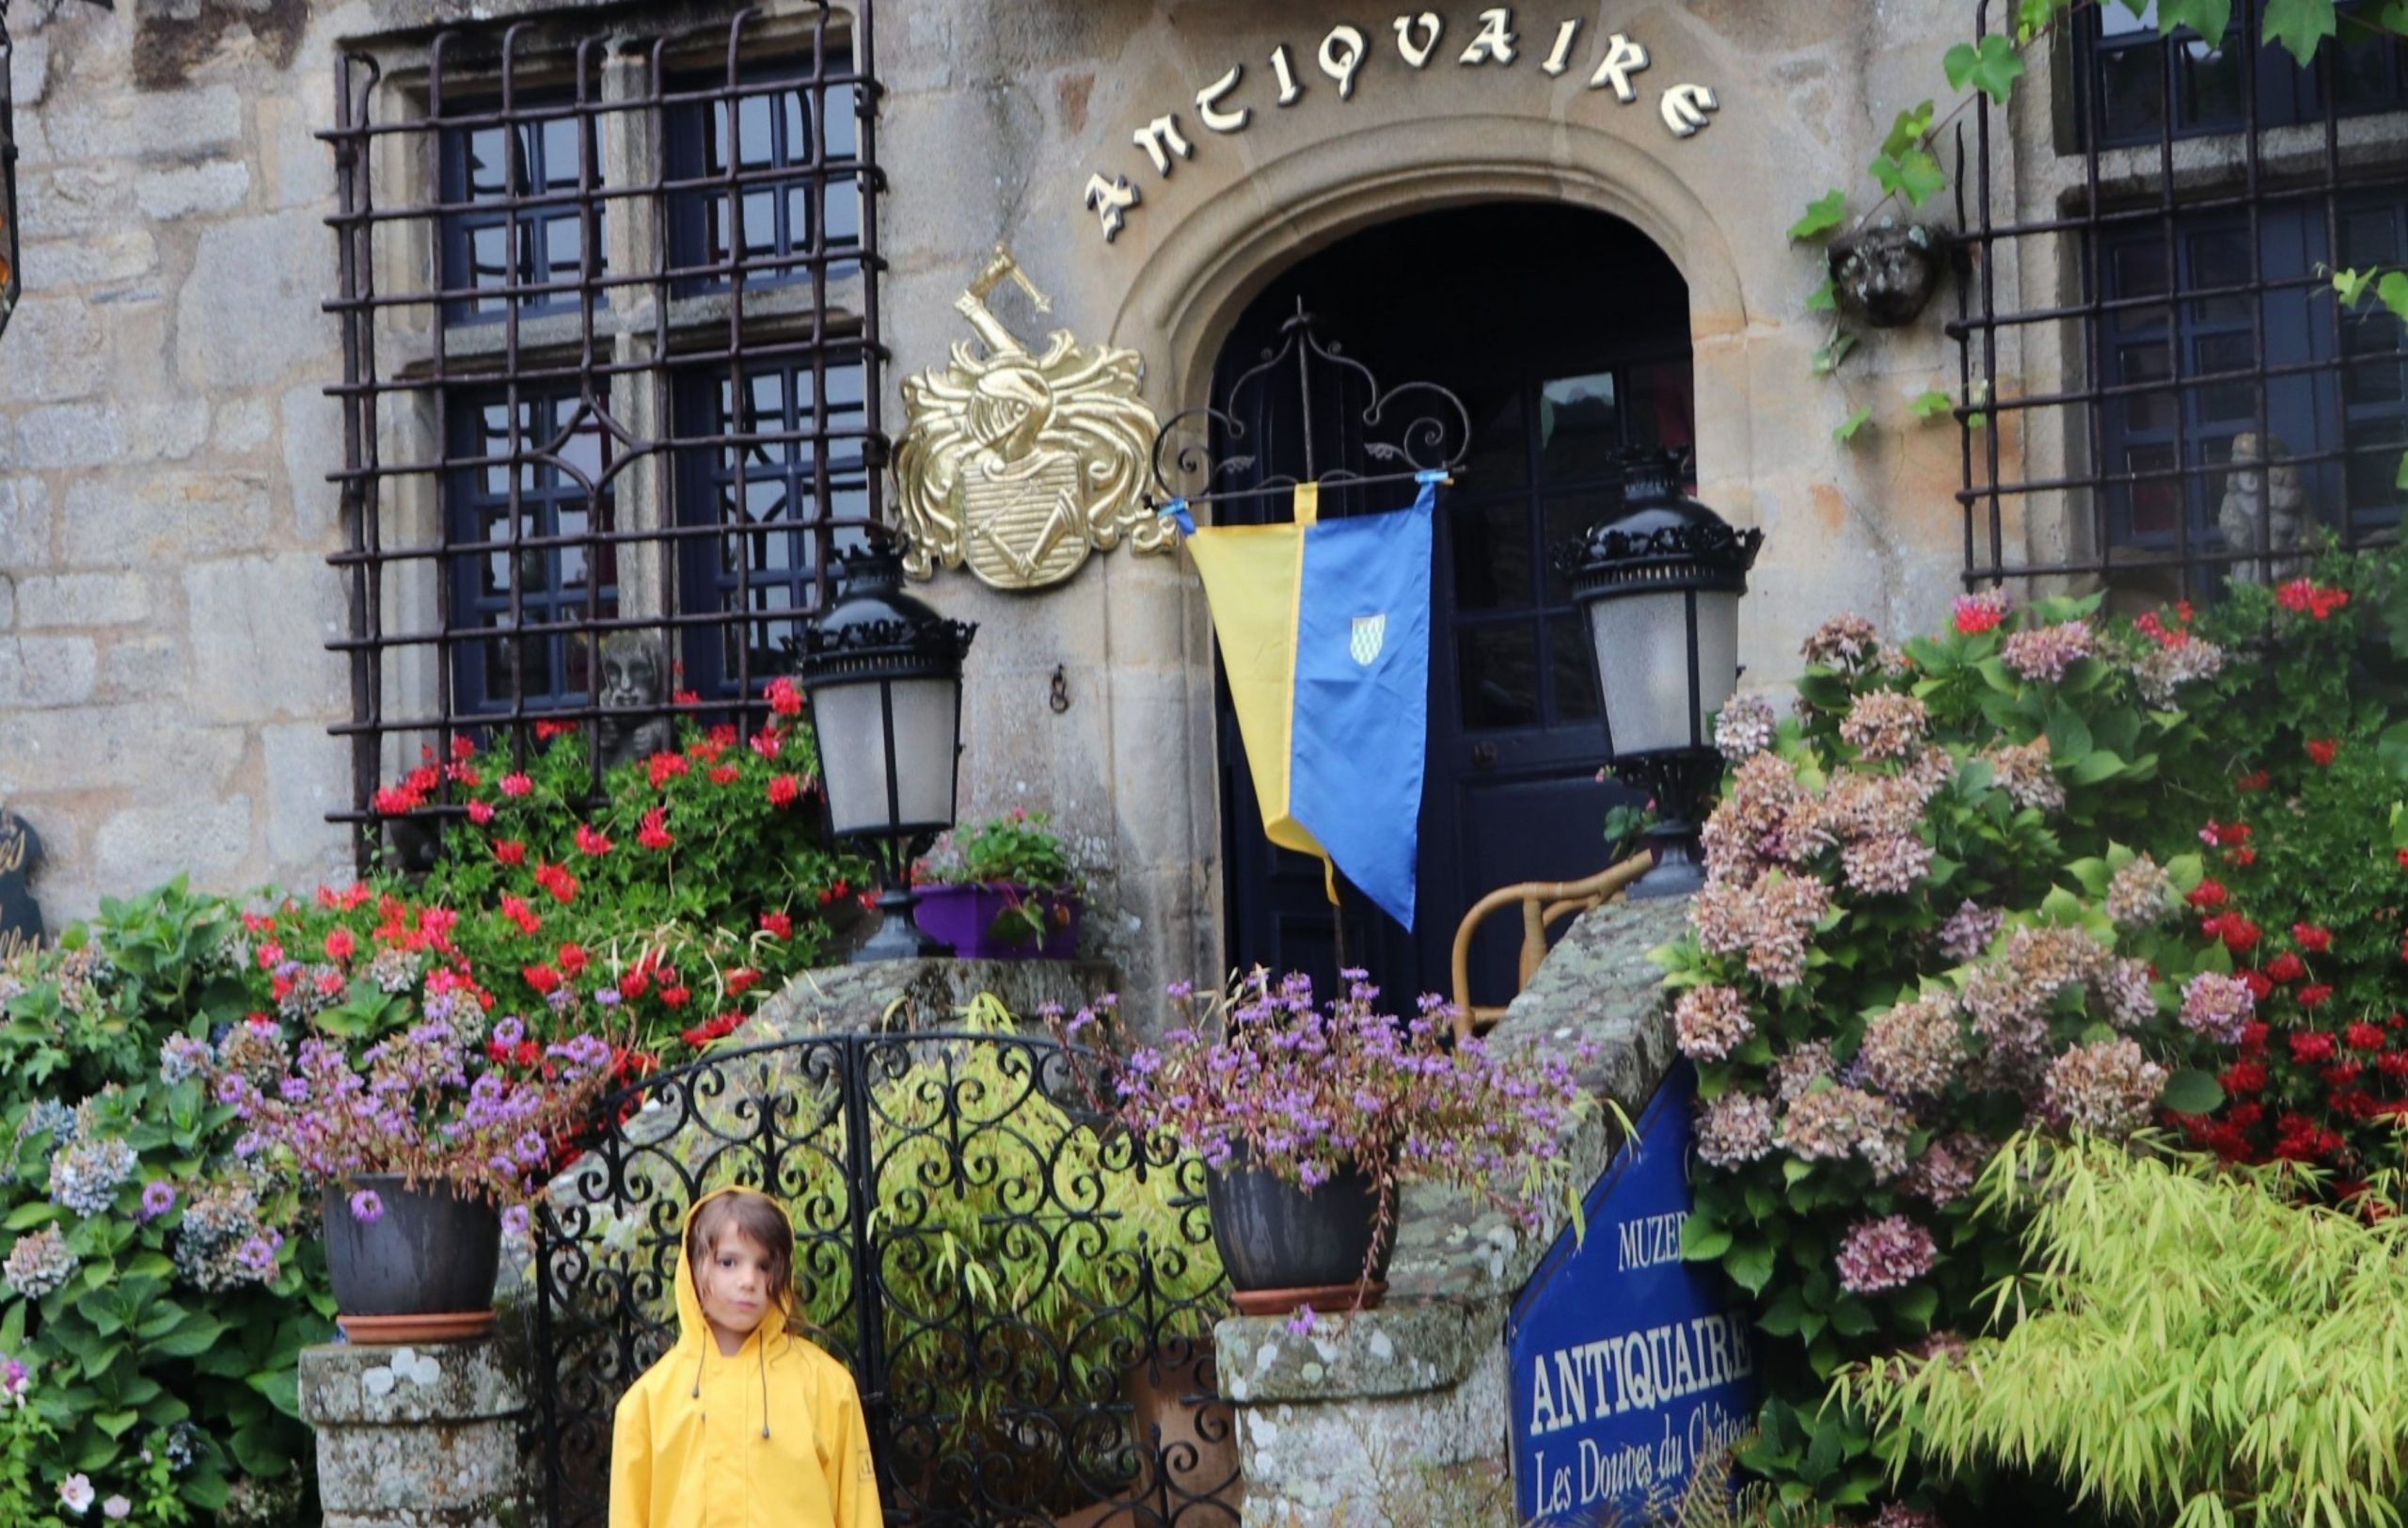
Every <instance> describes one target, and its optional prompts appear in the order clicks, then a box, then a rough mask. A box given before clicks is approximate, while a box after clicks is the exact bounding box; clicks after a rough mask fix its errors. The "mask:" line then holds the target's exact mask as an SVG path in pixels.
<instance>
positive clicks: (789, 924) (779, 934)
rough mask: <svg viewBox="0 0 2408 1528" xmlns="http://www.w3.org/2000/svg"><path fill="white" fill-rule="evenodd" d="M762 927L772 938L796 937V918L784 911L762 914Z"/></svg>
mask: <svg viewBox="0 0 2408 1528" xmlns="http://www.w3.org/2000/svg"><path fill="white" fill-rule="evenodd" d="M761 928H762V930H763V931H765V932H767V933H768V936H769V937H770V938H772V939H791V938H793V937H794V919H792V918H790V917H788V916H787V915H785V914H784V913H764V914H762V915H761Z"/></svg>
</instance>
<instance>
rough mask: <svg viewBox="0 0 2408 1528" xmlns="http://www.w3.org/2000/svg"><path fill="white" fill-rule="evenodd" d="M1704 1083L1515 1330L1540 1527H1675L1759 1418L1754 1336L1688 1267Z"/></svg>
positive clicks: (1518, 1428) (1549, 1259) (1644, 1134)
mask: <svg viewBox="0 0 2408 1528" xmlns="http://www.w3.org/2000/svg"><path fill="white" fill-rule="evenodd" d="M1696 1090H1697V1075H1696V1074H1695V1072H1693V1071H1692V1070H1691V1069H1690V1067H1689V1065H1688V1063H1687V1062H1686V1061H1684V1062H1681V1063H1680V1064H1678V1065H1677V1066H1675V1067H1674V1068H1673V1070H1672V1073H1671V1075H1670V1076H1668V1077H1666V1078H1665V1079H1664V1081H1663V1083H1662V1084H1661V1085H1660V1086H1659V1087H1657V1088H1656V1096H1655V1097H1654V1098H1653V1099H1651V1100H1649V1102H1648V1105H1647V1109H1646V1112H1645V1113H1643V1114H1641V1115H1640V1117H1639V1120H1638V1125H1639V1131H1638V1134H1637V1135H1636V1136H1635V1137H1633V1138H1631V1139H1630V1140H1628V1141H1626V1142H1624V1145H1623V1148H1622V1150H1621V1151H1620V1152H1619V1153H1617V1154H1615V1156H1614V1160H1613V1162H1612V1164H1611V1165H1610V1166H1609V1167H1608V1168H1607V1170H1606V1171H1605V1173H1604V1174H1603V1175H1602V1176H1601V1177H1599V1178H1598V1180H1597V1182H1596V1186H1594V1187H1592V1188H1591V1189H1590V1190H1589V1197H1588V1200H1587V1202H1586V1211H1587V1222H1588V1234H1587V1236H1586V1238H1585V1239H1583V1240H1579V1241H1576V1240H1575V1239H1574V1237H1573V1234H1572V1232H1571V1230H1570V1228H1568V1227H1567V1228H1566V1229H1565V1230H1564V1232H1563V1234H1561V1235H1560V1236H1558V1237H1557V1238H1556V1241H1555V1245H1554V1246H1553V1247H1551V1248H1549V1249H1547V1254H1546V1259H1545V1262H1543V1263H1541V1264H1540V1265H1539V1267H1538V1271H1537V1272H1536V1273H1535V1274H1533V1275H1531V1277H1530V1281H1529V1284H1528V1285H1526V1286H1525V1287H1524V1288H1523V1290H1522V1294H1521V1297H1520V1298H1518V1299H1516V1300H1515V1301H1514V1302H1513V1313H1512V1315H1511V1316H1509V1317H1508V1318H1507V1321H1506V1327H1505V1350H1506V1356H1507V1359H1508V1361H1510V1362H1511V1363H1512V1365H1513V1377H1512V1393H1513V1494H1514V1500H1515V1503H1516V1504H1517V1505H1518V1506H1519V1507H1520V1509H1521V1519H1522V1520H1523V1521H1524V1522H1528V1523H1551V1522H1563V1523H1571V1522H1583V1523H1587V1522H1596V1521H1627V1522H1647V1521H1656V1520H1669V1518H1670V1517H1671V1505H1672V1504H1673V1503H1674V1502H1675V1501H1676V1500H1677V1499H1678V1498H1679V1496H1680V1494H1681V1492H1682V1490H1683V1488H1685V1487H1686V1486H1687V1483H1688V1480H1689V1477H1690V1473H1691V1472H1692V1471H1693V1470H1694V1469H1695V1468H1696V1464H1697V1461H1698V1458H1699V1457H1700V1456H1701V1455H1704V1456H1711V1455H1712V1454H1714V1453H1716V1452H1718V1451H1719V1450H1721V1449H1723V1448H1726V1447H1728V1446H1729V1445H1730V1444H1732V1443H1733V1442H1734V1441H1735V1440H1737V1439H1738V1437H1739V1436H1740V1435H1741V1434H1742V1433H1744V1432H1745V1431H1746V1430H1747V1429H1748V1427H1749V1426H1750V1425H1752V1424H1753V1422H1754V1420H1755V1414H1756V1397H1755V1389H1754V1386H1753V1384H1752V1383H1751V1376H1752V1375H1753V1374H1754V1373H1755V1354H1754V1353H1753V1351H1752V1350H1751V1348H1750V1346H1749V1343H1748V1338H1749V1332H1750V1328H1751V1317H1750V1315H1749V1313H1748V1311H1747V1309H1746V1307H1745V1305H1744V1303H1740V1302H1738V1301H1736V1300H1735V1297H1733V1296H1732V1294H1731V1293H1730V1292H1729V1290H1728V1286H1727V1285H1726V1284H1725V1283H1724V1282H1723V1281H1722V1278H1721V1275H1720V1274H1719V1272H1718V1271H1717V1270H1716V1269H1715V1268H1713V1267H1712V1266H1710V1265H1702V1264H1688V1263H1684V1262H1682V1261H1681V1223H1682V1222H1683V1221H1684V1220H1686V1219H1687V1218H1688V1213H1689V1204H1690V1197H1689V1182H1688V1164H1689V1119H1690V1111H1691V1099H1692V1098H1693V1097H1694V1096H1695V1093H1696Z"/></svg>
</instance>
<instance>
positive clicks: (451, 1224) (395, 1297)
mask: <svg viewBox="0 0 2408 1528" xmlns="http://www.w3.org/2000/svg"><path fill="white" fill-rule="evenodd" d="M363 1188H364V1189H368V1190H371V1191H372V1192H373V1193H374V1194H375V1195H376V1197H377V1199H378V1201H379V1202H382V1204H383V1205H384V1211H383V1213H382V1214H380V1215H379V1216H377V1218H375V1219H373V1220H369V1221H362V1220H361V1219H359V1218H357V1217H356V1216H355V1215H353V1214H352V1213H351V1196H352V1195H353V1194H354V1193H356V1192H357V1191H358V1190H360V1189H363ZM324 1208H325V1226H326V1272H327V1275H328V1276H329V1278H330V1280H331V1281H332V1282H333V1284H334V1292H335V1311H336V1313H337V1315H336V1319H337V1320H339V1321H340V1322H341V1324H342V1329H343V1331H344V1332H345V1333H346V1334H347V1335H349V1336H350V1338H351V1339H352V1340H353V1341H354V1342H437V1341H442V1340H444V1339H446V1338H457V1337H469V1336H475V1335H477V1334H478V1333H479V1332H482V1331H483V1330H485V1329H489V1328H490V1327H491V1326H492V1325H493V1285H494V1276H495V1275H496V1274H497V1273H499V1271H500V1268H501V1217H500V1216H499V1214H498V1213H497V1212H496V1211H495V1210H494V1207H493V1206H492V1205H490V1204H488V1203H486V1202H483V1200H477V1199H464V1198H461V1197H460V1196H458V1195H456V1194H453V1193H452V1191H451V1190H450V1188H449V1187H447V1186H442V1185H423V1186H420V1187H417V1188H411V1187H407V1186H404V1181H403V1178H402V1175H401V1174H400V1173H397V1172H368V1173H362V1174H360V1175H359V1176H358V1177H356V1178H355V1179H352V1180H350V1181H348V1182H342V1183H329V1184H327V1185H326V1186H325V1202H324Z"/></svg>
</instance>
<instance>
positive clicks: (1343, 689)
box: [1174, 473, 1439, 929]
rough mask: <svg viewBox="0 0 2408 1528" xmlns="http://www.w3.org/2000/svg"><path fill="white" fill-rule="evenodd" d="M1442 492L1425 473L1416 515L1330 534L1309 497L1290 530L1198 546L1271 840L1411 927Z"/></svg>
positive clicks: (1351, 522)
mask: <svg viewBox="0 0 2408 1528" xmlns="http://www.w3.org/2000/svg"><path fill="white" fill-rule="evenodd" d="M1438 478H1439V474H1437V473H1424V474H1423V475H1422V478H1421V491H1420V493H1419V495H1418V497H1416V498H1415V500H1414V501H1413V507H1411V508H1410V509H1403V510H1398V511H1394V512H1392V513H1389V514H1385V515H1360V516H1355V517H1353V518H1350V519H1342V520H1332V521H1330V522H1329V523H1328V524H1326V525H1324V524H1322V523H1321V522H1320V518H1319V515H1318V513H1317V511H1318V509H1319V502H1320V497H1321V495H1320V487H1319V485H1317V484H1310V483H1307V484H1304V485H1300V486H1299V487H1298V488H1297V489H1296V518H1295V523H1294V524H1292V525H1241V526H1215V527H1212V528H1211V529H1208V530H1203V531H1194V532H1193V533H1191V534H1190V536H1189V538H1188V542H1187V548H1188V550H1189V551H1190V552H1192V553H1194V555H1195V557H1196V570H1197V571H1198V572H1200V573H1201V574H1202V575H1203V576H1204V597H1205V599H1206V600H1207V601H1208V602H1209V603H1210V604H1211V606H1212V629H1213V632H1214V634H1215V635H1216V636H1217V637H1218V638H1219V640H1220V644H1221V661H1222V664H1223V665H1224V666H1225V667H1226V668H1227V669H1228V676H1229V697H1230V699H1231V700H1232V701H1233V702H1234V703H1235V704H1236V707H1237V713H1238V732H1239V735H1240V736H1241V737H1242V738H1243V739H1244V742H1245V756H1246V762H1247V763H1248V764H1249V765H1250V766H1252V768H1253V771H1254V788H1255V794H1256V796H1257V797H1258V798H1259V800H1260V802H1261V804H1262V820H1263V824H1264V829H1265V831H1266V832H1267V833H1268V834H1269V836H1270V838H1271V841H1272V842H1273V843H1275V844H1277V845H1279V846H1281V847H1282V848H1285V849H1293V850H1297V851H1300V852H1304V853H1307V854H1311V855H1314V856H1316V857H1317V858H1319V859H1320V860H1321V861H1322V863H1323V866H1324V867H1327V866H1330V865H1335V866H1336V867H1337V868H1338V869H1339V870H1340V871H1343V872H1344V873H1345V876H1346V879H1347V880H1349V881H1352V882H1354V883H1355V885H1357V886H1359V887H1361V888H1362V890H1363V894H1364V895H1365V896H1367V897H1369V898H1370V899H1371V900H1372V901H1374V902H1376V903H1378V904H1379V906H1380V907H1381V908H1382V909H1383V910H1385V911H1386V913H1387V915H1389V916H1390V917H1393V918H1395V919H1396V920H1397V921H1398V922H1399V923H1402V924H1403V925H1404V926H1405V927H1406V928H1408V929H1410V928H1412V927H1413V884H1414V866H1415V855H1416V852H1417V850H1418V829H1419V823H1420V818H1421V774H1422V763H1423V756H1424V754H1425V752H1426V745H1427V742H1428V740H1429V720H1430V717H1429V711H1430V535H1431V528H1430V522H1431V518H1432V510H1431V503H1432V499H1433V497H1434V494H1435V492H1436V489H1437V482H1438ZM1174 514H1175V515H1177V516H1179V517H1181V518H1183V517H1184V507H1183V506H1176V507H1175V508H1174ZM1331 888H1332V889H1331V899H1332V900H1333V901H1334V900H1336V899H1337V896H1336V883H1335V882H1332V883H1331Z"/></svg>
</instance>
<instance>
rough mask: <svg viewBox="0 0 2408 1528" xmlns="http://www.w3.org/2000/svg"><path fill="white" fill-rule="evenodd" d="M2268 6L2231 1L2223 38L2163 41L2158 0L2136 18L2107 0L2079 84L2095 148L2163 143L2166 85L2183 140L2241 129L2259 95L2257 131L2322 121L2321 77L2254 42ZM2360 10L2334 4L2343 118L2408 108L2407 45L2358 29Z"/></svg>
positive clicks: (2259, 0) (2336, 77) (2093, 25)
mask: <svg viewBox="0 0 2408 1528" xmlns="http://www.w3.org/2000/svg"><path fill="white" fill-rule="evenodd" d="M2265 7H2266V0H2234V4H2233V8H2232V20H2231V23H2230V24H2229V25H2228V26H2227V28H2226V32H2225V35H2224V36H2223V37H2222V38H2217V39H2208V38H2202V37H2200V36H2199V35H2198V34H2197V33H2195V32H2194V31H2192V30H2191V29H2190V28H2188V27H2184V28H2181V29H2179V30H2178V31H2177V32H2176V33H2175V34H2174V36H2172V37H2170V38H2167V37H2161V36H2160V35H2159V33H2158V29H2157V6H2156V4H2155V3H2154V0H2151V3H2150V4H2148V5H2146V6H2144V7H2143V8H2142V9H2141V11H2140V13H2139V14H2137V15H2135V14H2134V13H2133V12H2132V11H2131V10H2130V9H2129V8H2127V7H2126V6H2125V4H2124V3H2123V0H2101V3H2100V4H2099V5H2098V6H2095V7H2092V8H2088V9H2087V10H2086V11H2085V12H2081V14H2083V15H2085V16H2086V23H2085V25H2084V28H2083V46H2084V47H2085V48H2086V49H2087V50H2088V53H2089V56H2090V69H2089V70H2088V72H2087V73H2086V74H2085V76H2084V85H2083V88H2085V89H2086V90H2089V91H2091V92H2093V93H2095V95H2096V97H2097V101H2096V103H2095V104H2096V108H2097V112H2098V124H2099V127H2098V131H2099V147H2102V148H2108V147H2114V146H2116V145H2119V144H2133V143H2146V142H2153V141H2156V140H2158V139H2160V138H2161V137H2162V135H2164V133H2165V131H2166V128H2167V125H2168V124H2167V112H2168V109H2169V103H2168V100H2167V97H2168V86H2169V82H2170V83H2171V95H2172V101H2171V103H2170V105H2171V111H2172V129H2173V133H2174V135H2175V136H2177V137H2190V136H2194V135H2200V134H2209V133H2238V132H2240V131H2242V129H2243V128H2244V127H2245V126H2246V125H2247V124H2248V122H2249V120H2250V111H2249V105H2250V98H2251V96H2252V94H2253V93H2254V94H2255V96H2256V98H2257V123H2258V125H2259V127H2261V128H2267V127H2283V126H2289V125H2295V124H2298V123H2302V122H2317V121H2321V120H2323V119H2324V111H2325V105H2326V103H2325V101H2324V98H2323V93H2322V88H2321V86H2320V84H2319V82H2318V79H2317V74H2316V72H2315V71H2314V70H2313V69H2302V68H2300V67H2299V65H2298V63H2297V62H2296V61H2295V60H2294V59H2293V58H2292V57H2291V56H2290V54H2289V52H2288V51H2286V50H2285V49H2284V48H2283V47H2282V46H2281V45H2280V44H2279V43H2264V42H2256V43H2253V41H2252V40H2253V39H2259V38H2262V37H2263V35H2264V32H2263V28H2262V20H2263V15H2264V11H2265ZM2358 8H2361V6H2360V0H2341V4H2340V6H2339V8H2338V9H2339V11H2340V14H2341V18H2342V19H2341V25H2340V33H2339V35H2340V37H2341V39H2342V40H2343V42H2344V44H2345V46H2343V47H2342V48H2341V49H2340V50H2339V51H2338V53H2337V56H2336V60H2335V69H2334V73H2333V86H2332V95H2333V100H2332V107H2333V110H2334V111H2335V113H2336V114H2337V115H2341V116H2354V115H2361V114H2364V113H2368V112H2380V111H2397V110H2399V109H2400V107H2401V105H2402V104H2403V103H2408V93H2403V89H2402V85H2401V58H2402V49H2401V45H2400V42H2399V40H2397V39H2394V38H2390V37H2384V36H2378V35H2374V34H2372V33H2370V32H2368V29H2367V28H2365V27H2361V26H2353V24H2351V22H2350V20H2349V14H2350V12H2351V11H2353V10H2355V9H2358Z"/></svg>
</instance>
